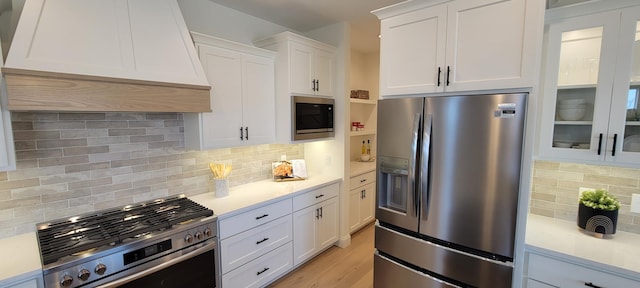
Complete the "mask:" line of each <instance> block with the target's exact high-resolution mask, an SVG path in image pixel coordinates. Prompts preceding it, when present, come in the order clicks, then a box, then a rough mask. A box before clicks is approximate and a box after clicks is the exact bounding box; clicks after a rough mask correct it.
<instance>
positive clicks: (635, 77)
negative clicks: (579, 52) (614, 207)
mask: <svg viewBox="0 0 640 288" xmlns="http://www.w3.org/2000/svg"><path fill="white" fill-rule="evenodd" d="M620 23H621V24H620V25H621V26H620V35H619V37H620V40H619V41H618V51H617V53H616V54H617V55H618V58H617V63H616V72H615V76H614V84H613V98H612V101H611V120H610V122H609V134H613V135H614V136H615V135H617V143H615V147H613V144H612V147H613V148H612V149H615V151H616V154H615V155H616V156H615V157H610V159H608V160H611V161H613V162H619V163H640V153H638V152H640V111H639V110H638V109H639V108H640V105H639V104H640V103H639V102H640V99H639V98H640V7H636V8H627V9H625V10H623V11H622V19H621V22H620Z"/></svg>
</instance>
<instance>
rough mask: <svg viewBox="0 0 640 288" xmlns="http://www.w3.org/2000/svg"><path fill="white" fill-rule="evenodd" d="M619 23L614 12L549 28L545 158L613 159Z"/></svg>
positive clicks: (542, 148) (542, 140)
mask: <svg viewBox="0 0 640 288" xmlns="http://www.w3.org/2000/svg"><path fill="white" fill-rule="evenodd" d="M618 21H619V13H618V12H615V11H614V12H607V13H600V14H594V15H588V16H582V17H575V18H571V19H566V20H564V21H562V22H560V23H554V24H550V25H549V29H548V47H547V59H546V65H545V66H546V71H545V77H544V100H543V105H542V106H543V107H542V119H541V127H542V128H541V130H540V131H541V133H540V143H539V145H540V153H541V154H542V155H543V156H545V157H553V158H556V159H557V158H573V159H582V160H600V161H601V160H605V158H606V157H607V156H606V155H611V153H612V148H611V147H612V146H613V145H612V144H613V137H614V135H613V134H611V133H609V132H608V123H609V110H610V107H611V91H612V87H613V77H614V75H613V74H614V73H613V71H615V60H616V49H617V39H618V26H619V25H618ZM618 138H620V137H618ZM617 141H620V139H617Z"/></svg>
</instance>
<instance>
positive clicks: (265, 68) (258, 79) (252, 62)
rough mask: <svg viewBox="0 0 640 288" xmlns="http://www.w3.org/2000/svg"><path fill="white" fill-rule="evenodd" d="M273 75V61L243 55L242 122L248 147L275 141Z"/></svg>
mask: <svg viewBox="0 0 640 288" xmlns="http://www.w3.org/2000/svg"><path fill="white" fill-rule="evenodd" d="M274 73H275V72H274V61H273V59H267V58H263V57H258V56H251V55H245V56H244V61H243V76H242V80H243V81H242V94H243V97H242V107H243V108H242V122H243V124H244V127H245V135H244V136H245V137H246V139H247V144H250V145H257V144H266V143H272V142H274V140H275V137H276V136H275V134H276V130H275V129H276V128H275V123H274V120H275V104H274V103H275V86H274V85H275V79H274V75H275V74H274Z"/></svg>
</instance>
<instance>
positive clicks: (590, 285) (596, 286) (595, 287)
mask: <svg viewBox="0 0 640 288" xmlns="http://www.w3.org/2000/svg"><path fill="white" fill-rule="evenodd" d="M584 286H588V287H593V288H602V287H600V286H598V285H593V283H591V282H587V283H584Z"/></svg>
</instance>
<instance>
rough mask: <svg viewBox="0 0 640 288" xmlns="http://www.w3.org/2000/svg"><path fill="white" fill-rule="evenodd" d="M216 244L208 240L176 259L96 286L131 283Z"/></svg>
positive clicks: (103, 287)
mask: <svg viewBox="0 0 640 288" xmlns="http://www.w3.org/2000/svg"><path fill="white" fill-rule="evenodd" d="M216 244H217V241H208V242H206V243H205V244H204V245H203V246H201V247H199V248H197V249H196V250H193V251H191V252H189V253H187V254H184V255H182V256H179V257H177V258H174V259H171V260H169V261H167V262H164V263H162V264H158V265H156V266H154V267H151V268H149V269H145V270H143V271H140V272H138V273H136V274H133V275H129V276H126V277H124V278H121V279H117V280H114V281H111V282H109V283H107V284H104V285H100V286H96V288H112V287H118V286H121V285H123V284H126V283H129V282H131V281H135V280H137V279H140V278H142V277H145V276H147V275H151V274H153V273H156V272H158V271H160V270H162V269H164V268H167V267H169V266H171V265H173V264H176V263H178V262H182V261H184V260H188V259H190V258H193V257H195V256H198V255H200V254H202V253H204V252H208V251H210V250H213V249H214V248H216Z"/></svg>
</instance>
